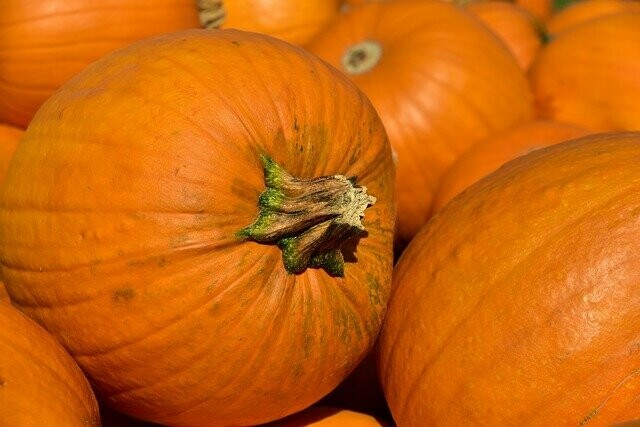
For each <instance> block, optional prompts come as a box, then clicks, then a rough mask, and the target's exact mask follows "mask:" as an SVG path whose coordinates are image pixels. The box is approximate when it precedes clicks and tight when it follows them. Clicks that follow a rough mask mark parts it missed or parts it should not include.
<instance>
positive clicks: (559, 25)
mask: <svg viewBox="0 0 640 427" xmlns="http://www.w3.org/2000/svg"><path fill="white" fill-rule="evenodd" d="M627 12H640V3H638V2H636V1H627V0H582V1H576V2H574V3H572V4H570V5H569V6H567V7H566V8H564V9H562V10H559V11H558V12H556V13H554V14H553V15H551V16H550V17H549V18H548V19H547V23H546V28H547V31H548V32H549V33H550V34H557V33H559V32H561V31H565V30H567V29H569V28H572V27H575V26H576V25H580V24H582V23H584V22H588V21H590V20H593V19H597V18H601V17H603V16H607V15H613V14H617V13H627Z"/></svg>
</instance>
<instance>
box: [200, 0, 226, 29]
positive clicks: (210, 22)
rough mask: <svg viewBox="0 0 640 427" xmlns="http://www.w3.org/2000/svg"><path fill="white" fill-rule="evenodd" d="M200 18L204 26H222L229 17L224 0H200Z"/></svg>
mask: <svg viewBox="0 0 640 427" xmlns="http://www.w3.org/2000/svg"><path fill="white" fill-rule="evenodd" d="M198 18H199V19H200V25H202V26H203V27H204V28H220V26H221V25H222V24H224V21H225V19H226V18H227V12H226V10H225V9H224V4H222V0H198Z"/></svg>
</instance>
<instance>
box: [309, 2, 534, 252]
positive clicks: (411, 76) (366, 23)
mask: <svg viewBox="0 0 640 427" xmlns="http://www.w3.org/2000/svg"><path fill="white" fill-rule="evenodd" d="M308 49H309V50H310V51H311V52H313V53H315V54H317V55H319V56H320V57H321V58H323V59H325V60H326V61H328V62H329V63H330V64H332V65H334V66H336V67H337V68H339V69H340V70H341V71H343V72H344V73H346V74H347V75H348V76H349V77H350V78H351V79H352V80H353V81H354V82H355V83H356V84H357V85H358V86H359V87H360V88H361V89H362V90H363V91H364V92H365V93H366V94H367V95H368V97H369V99H371V102H372V103H373V105H374V106H375V107H376V109H377V111H378V113H379V114H380V117H381V118H382V121H383V122H384V125H385V128H386V129H387V133H388V135H389V140H390V141H391V144H392V146H393V147H394V149H395V151H396V155H397V183H396V194H397V199H398V240H399V241H400V242H402V241H404V242H408V241H409V240H410V239H411V238H412V237H413V235H414V234H415V233H416V232H417V231H418V230H419V229H420V227H421V226H422V225H423V224H424V223H425V222H426V221H427V220H428V218H429V212H430V210H431V202H432V198H433V193H434V192H435V190H436V188H437V186H438V183H439V180H440V177H441V176H442V174H443V173H444V172H445V170H446V169H447V168H448V167H449V166H450V165H451V164H452V163H453V161H454V160H455V159H456V158H457V157H458V156H459V155H460V154H461V153H462V152H464V151H465V150H466V149H467V148H469V147H470V146H471V145H473V144H475V143H476V142H479V141H480V140H482V139H484V138H485V137H487V136H489V135H490V134H492V133H495V132H497V131H500V130H502V129H506V128H508V127H510V126H513V125H515V124H517V123H520V122H524V121H527V120H528V119H530V118H531V116H532V99H531V94H530V92H529V87H528V83H527V80H526V78H525V76H524V74H523V72H522V70H521V69H520V68H519V67H518V64H517V63H516V61H515V59H514V58H513V56H512V55H511V54H510V53H509V52H508V50H507V49H506V47H505V46H504V45H503V44H502V43H501V42H500V41H499V40H498V39H497V38H496V37H495V36H494V35H493V34H492V33H491V31H490V30H488V29H487V28H486V27H485V26H484V25H483V24H482V23H481V22H479V21H478V20H477V19H474V18H473V17H472V16H470V15H469V14H467V13H466V12H464V11H463V10H461V9H460V8H459V7H457V6H455V5H453V4H450V3H446V2H440V1H420V0H415V1H414V0H397V1H387V2H372V3H368V4H364V5H362V6H360V7H357V8H354V9H352V10H351V11H347V12H346V13H344V14H343V15H341V16H340V17H339V18H338V19H337V20H336V21H334V22H333V24H332V25H330V26H329V27H328V28H326V29H325V30H324V31H323V32H322V33H320V34H319V35H318V37H316V38H315V39H314V41H313V42H312V43H310V44H309V46H308Z"/></svg>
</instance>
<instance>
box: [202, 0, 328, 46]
mask: <svg viewBox="0 0 640 427" xmlns="http://www.w3.org/2000/svg"><path fill="white" fill-rule="evenodd" d="M196 1H197V3H198V9H199V11H200V23H201V24H202V26H203V27H205V28H236V29H239V30H246V31H253V32H257V33H264V34H268V35H271V36H274V37H277V38H279V39H282V40H285V41H287V42H289V43H293V44H297V45H303V44H305V43H307V42H308V41H309V40H311V39H312V38H313V37H314V36H315V35H316V34H317V33H318V32H319V31H320V30H321V29H322V28H324V27H325V26H326V25H327V24H328V23H329V22H330V21H331V20H333V19H335V17H336V16H337V15H338V13H339V11H340V5H341V0H304V1H300V0H196Z"/></svg>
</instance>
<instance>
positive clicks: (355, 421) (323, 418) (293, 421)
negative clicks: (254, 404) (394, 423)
mask: <svg viewBox="0 0 640 427" xmlns="http://www.w3.org/2000/svg"><path fill="white" fill-rule="evenodd" d="M268 426H269V427H312V426H313V427H384V426H385V424H384V423H383V422H382V421H379V420H377V419H376V418H374V417H372V416H371V415H368V414H363V413H360V412H353V411H349V410H346V409H338V408H331V407H328V406H314V407H312V408H309V409H307V410H306V411H303V412H301V413H299V414H295V415H291V416H290V417H287V418H285V419H284V420H281V421H276V422H274V423H270V424H269V425H268ZM265 427H267V426H265Z"/></svg>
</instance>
